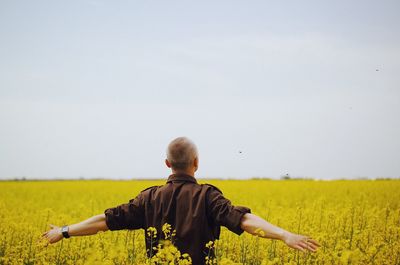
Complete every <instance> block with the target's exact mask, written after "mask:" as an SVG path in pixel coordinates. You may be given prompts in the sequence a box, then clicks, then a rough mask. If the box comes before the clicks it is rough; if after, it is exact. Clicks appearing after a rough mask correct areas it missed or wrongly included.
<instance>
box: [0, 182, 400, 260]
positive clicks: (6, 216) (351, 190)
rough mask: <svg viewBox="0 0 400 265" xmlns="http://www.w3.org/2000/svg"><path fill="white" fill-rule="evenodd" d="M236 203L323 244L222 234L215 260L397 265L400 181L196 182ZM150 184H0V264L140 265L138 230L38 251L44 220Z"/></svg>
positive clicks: (66, 220)
mask: <svg viewBox="0 0 400 265" xmlns="http://www.w3.org/2000/svg"><path fill="white" fill-rule="evenodd" d="M205 182H207V183H210V184H213V185H216V186H218V187H219V188H220V189H221V190H222V191H223V193H224V195H225V196H226V197H227V198H229V199H231V200H232V203H233V204H235V205H245V206H248V207H250V208H251V209H252V212H253V213H255V214H258V215H260V216H262V217H263V218H266V219H267V220H268V221H270V222H271V223H274V224H277V225H279V226H281V227H283V228H285V229H288V230H290V231H293V232H298V233H304V234H308V235H311V236H313V237H314V238H316V239H317V240H318V241H319V242H320V243H321V244H322V247H321V248H320V251H319V252H318V253H315V254H310V253H306V254H304V253H300V252H298V251H295V250H292V249H289V248H287V247H286V246H285V245H284V244H283V243H282V242H278V241H274V240H265V239H261V238H258V237H254V236H250V235H248V234H242V235H241V236H237V235H235V234H233V233H231V232H229V231H228V230H226V229H223V231H222V234H221V238H220V240H219V241H218V242H217V243H216V244H217V256H218V261H219V263H220V264H235V263H237V264H399V263H400V254H399V253H400V193H399V190H400V180H375V181H373V180H357V181H350V180H337V181H313V180H280V181H276V180H275V181H273V180H207V181H203V180H200V183H205ZM163 183H165V180H157V181H156V180H152V181H138V180H135V181H112V180H90V181H89V180H74V181H67V180H65V181H2V182H0V190H1V192H0V220H1V221H0V264H145V263H146V262H149V261H148V260H146V256H145V249H144V232H143V231H142V230H137V231H128V230H123V231H118V232H110V231H107V232H104V233H99V234H97V235H95V236H90V237H75V238H70V239H68V240H62V241H60V242H58V243H57V244H54V245H49V246H48V247H44V246H43V244H42V243H41V242H40V241H38V239H39V238H40V234H41V233H42V232H43V231H45V230H46V229H48V227H49V224H55V225H59V226H61V225H64V224H71V223H76V222H79V221H82V220H84V219H86V218H88V217H90V216H92V215H95V214H100V213H102V212H104V210H105V209H106V208H109V207H113V206H116V205H119V204H121V203H126V202H128V200H129V199H131V198H133V197H135V196H136V195H137V194H138V193H139V192H140V191H141V190H143V189H145V188H146V187H148V186H152V185H162V184H163Z"/></svg>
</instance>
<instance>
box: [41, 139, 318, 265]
mask: <svg viewBox="0 0 400 265" xmlns="http://www.w3.org/2000/svg"><path fill="white" fill-rule="evenodd" d="M165 164H166V165H167V167H168V168H170V169H171V170H172V174H171V175H170V176H169V178H168V180H167V183H166V184H165V185H162V186H154V187H150V188H148V189H145V190H143V191H142V192H141V193H139V195H138V196H137V197H136V198H135V199H131V200H130V201H129V203H126V204H121V205H119V206H117V207H114V208H109V209H106V210H105V211H104V213H103V214H99V215H96V216H93V217H91V218H89V219H87V220H85V221H83V222H80V223H77V224H72V225H70V226H64V227H62V228H60V227H57V226H54V225H51V227H52V229H51V230H49V231H47V232H45V233H44V234H43V237H45V238H46V239H47V240H48V241H49V243H55V242H57V241H59V240H61V239H62V238H63V237H67V238H68V237H70V236H84V235H93V234H96V233H97V232H98V231H107V230H121V229H139V228H143V229H147V228H149V227H155V228H156V229H157V231H158V233H157V234H158V235H159V237H157V239H156V240H157V241H158V240H159V239H162V238H160V235H162V234H163V233H162V232H161V229H162V226H163V225H164V224H165V223H168V224H170V225H171V227H172V229H174V230H176V234H175V236H174V238H175V240H174V244H175V245H176V246H177V248H178V249H179V250H180V251H181V253H188V254H189V255H190V257H191V258H192V261H193V264H204V260H205V255H206V254H205V253H207V251H206V249H205V245H206V244H207V243H208V242H209V241H214V240H215V239H218V238H219V235H220V226H225V227H227V228H228V229H229V230H230V231H232V232H234V233H236V234H238V235H240V234H241V233H243V231H246V232H248V233H250V234H254V235H259V236H262V237H265V238H271V239H279V240H282V241H283V242H285V243H286V244H287V245H288V246H289V247H291V248H294V249H298V250H301V251H307V250H309V251H313V252H314V251H316V250H317V247H319V244H318V243H317V242H316V241H315V240H313V239H311V238H309V237H306V236H303V235H297V234H293V233H290V232H288V231H286V230H284V229H282V228H279V227H277V226H274V225H272V224H270V223H268V222H267V221H265V220H264V219H262V218H260V217H258V216H256V215H254V214H251V213H250V209H249V208H247V207H241V206H233V205H231V202H230V201H229V200H228V199H226V198H225V197H224V196H223V195H222V192H221V191H220V190H219V189H218V188H216V187H214V186H212V185H209V184H203V185H200V184H198V183H197V181H196V179H195V177H194V176H195V172H196V171H197V168H198V166H199V158H198V153H197V148H196V146H195V144H194V143H193V142H192V141H190V140H189V139H188V138H186V137H179V138H176V139H175V140H173V141H172V142H171V143H170V144H169V146H168V149H167V158H166V160H165ZM153 246H154V242H153ZM146 248H147V251H148V254H149V253H153V251H150V248H151V247H150V243H149V240H146Z"/></svg>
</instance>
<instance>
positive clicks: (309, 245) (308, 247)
mask: <svg viewBox="0 0 400 265" xmlns="http://www.w3.org/2000/svg"><path fill="white" fill-rule="evenodd" d="M306 245H307V249H308V250H310V251H311V252H315V251H316V248H314V247H313V246H312V245H311V243H307V244H306Z"/></svg>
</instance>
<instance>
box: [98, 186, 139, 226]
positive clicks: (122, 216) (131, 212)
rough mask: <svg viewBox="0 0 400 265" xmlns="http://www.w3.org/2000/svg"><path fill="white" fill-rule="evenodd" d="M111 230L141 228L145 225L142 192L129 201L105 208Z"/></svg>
mask: <svg viewBox="0 0 400 265" xmlns="http://www.w3.org/2000/svg"><path fill="white" fill-rule="evenodd" d="M104 214H105V215H106V224H107V227H108V229H109V230H111V231H112V230H122V229H139V228H143V227H144V205H143V199H142V193H140V194H139V195H138V196H137V197H136V198H134V199H131V200H129V202H128V203H124V204H121V205H118V206H116V207H113V208H108V209H106V210H104Z"/></svg>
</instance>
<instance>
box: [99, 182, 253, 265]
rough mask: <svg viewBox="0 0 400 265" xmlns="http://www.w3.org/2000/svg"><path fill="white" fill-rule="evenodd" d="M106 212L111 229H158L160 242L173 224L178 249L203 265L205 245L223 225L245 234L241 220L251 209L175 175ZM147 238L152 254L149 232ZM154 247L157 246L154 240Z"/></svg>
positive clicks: (195, 262)
mask: <svg viewBox="0 0 400 265" xmlns="http://www.w3.org/2000/svg"><path fill="white" fill-rule="evenodd" d="M104 213H105V215H106V224H107V226H108V228H109V230H121V229H139V228H143V229H145V230H146V229H147V228H149V227H155V228H156V229H157V235H158V237H157V243H158V240H159V239H163V232H162V226H163V225H164V224H165V223H168V224H170V225H171V226H172V229H175V230H176V235H175V237H174V240H173V241H174V244H175V246H177V247H178V249H179V250H180V251H181V253H182V254H183V253H188V254H189V255H190V257H191V258H192V261H193V264H204V258H205V256H206V253H208V250H207V249H206V248H205V245H206V244H207V243H208V242H209V241H211V240H212V241H214V240H215V239H218V238H219V235H220V226H225V227H227V228H228V229H229V230H231V231H232V232H234V233H236V234H238V235H240V234H241V233H243V230H242V229H241V227H240V221H241V218H242V217H243V215H244V214H245V213H250V209H249V208H247V207H241V206H233V205H232V204H231V202H230V201H229V200H228V199H226V198H225V197H224V196H223V195H222V192H221V191H220V190H219V189H218V188H216V187H214V186H212V185H209V184H198V183H197V181H196V179H195V178H194V177H192V176H189V175H184V174H173V175H170V176H169V178H168V181H167V183H166V184H165V185H162V186H154V187H150V188H148V189H145V190H143V191H142V192H140V193H139V195H138V196H137V197H136V198H134V199H131V200H129V203H126V204H121V205H119V206H117V207H114V208H109V209H106V210H105V211H104ZM145 237H146V248H147V254H148V255H149V253H150V239H149V238H148V236H147V233H145ZM157 243H156V245H157ZM152 244H153V246H154V241H153V243H152ZM151 252H153V251H151Z"/></svg>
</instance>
